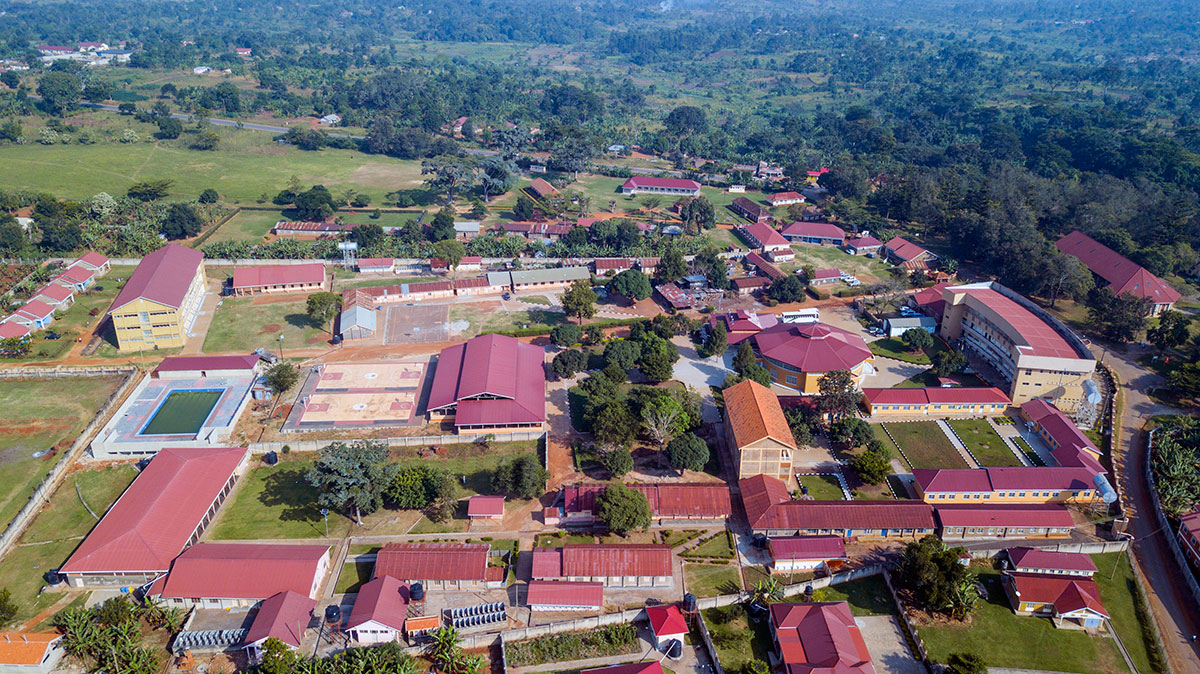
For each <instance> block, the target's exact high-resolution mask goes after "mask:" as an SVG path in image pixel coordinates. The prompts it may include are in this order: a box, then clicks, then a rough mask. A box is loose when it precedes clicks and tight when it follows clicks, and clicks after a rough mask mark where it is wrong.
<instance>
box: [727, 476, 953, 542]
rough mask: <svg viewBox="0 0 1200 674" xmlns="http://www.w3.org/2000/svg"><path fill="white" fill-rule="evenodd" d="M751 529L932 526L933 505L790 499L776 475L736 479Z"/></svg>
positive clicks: (913, 527)
mask: <svg viewBox="0 0 1200 674" xmlns="http://www.w3.org/2000/svg"><path fill="white" fill-rule="evenodd" d="M738 486H739V487H740V489H741V492H742V506H743V508H744V509H745V511H746V518H747V520H748V521H749V522H750V528H752V529H932V528H933V507H932V506H930V505H929V504H928V503H924V502H921V501H793V500H791V494H789V493H788V490H787V485H786V484H784V483H783V481H782V480H779V479H778V478H774V477H769V476H766V475H755V476H753V477H748V478H746V479H744V480H742V481H740V482H738Z"/></svg>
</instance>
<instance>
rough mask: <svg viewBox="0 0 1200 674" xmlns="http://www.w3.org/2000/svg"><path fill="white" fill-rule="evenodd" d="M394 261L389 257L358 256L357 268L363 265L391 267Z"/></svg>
mask: <svg viewBox="0 0 1200 674" xmlns="http://www.w3.org/2000/svg"><path fill="white" fill-rule="evenodd" d="M395 263H396V261H395V260H394V259H393V258H390V257H360V258H359V259H358V268H359V269H362V268H363V267H391V266H392V265H394V264H395Z"/></svg>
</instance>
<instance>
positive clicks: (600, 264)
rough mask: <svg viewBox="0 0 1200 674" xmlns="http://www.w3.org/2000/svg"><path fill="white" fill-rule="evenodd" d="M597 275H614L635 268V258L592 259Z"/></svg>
mask: <svg viewBox="0 0 1200 674" xmlns="http://www.w3.org/2000/svg"><path fill="white" fill-rule="evenodd" d="M592 268H593V269H595V270H596V276H614V275H616V274H619V273H621V272H623V271H625V270H626V269H633V260H632V259H630V258H627V257H598V258H596V259H595V260H593V261H592Z"/></svg>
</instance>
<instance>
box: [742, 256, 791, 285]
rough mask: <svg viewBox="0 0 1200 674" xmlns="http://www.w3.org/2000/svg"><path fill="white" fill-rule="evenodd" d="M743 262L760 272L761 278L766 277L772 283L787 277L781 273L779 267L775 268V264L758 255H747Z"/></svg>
mask: <svg viewBox="0 0 1200 674" xmlns="http://www.w3.org/2000/svg"><path fill="white" fill-rule="evenodd" d="M744 260H745V262H746V264H748V265H751V266H752V267H754V268H755V269H756V270H758V271H759V272H761V273H762V275H763V276H766V277H767V278H769V279H771V280H772V281H774V280H776V279H780V278H783V277H784V276H787V274H785V273H783V271H782V270H781V269H779V267H776V266H775V263H773V262H771V261H770V260H768V259H767V258H765V257H763V256H761V255H759V254H758V253H748V254H747V255H746V257H745V259H744Z"/></svg>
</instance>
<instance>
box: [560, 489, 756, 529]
mask: <svg viewBox="0 0 1200 674" xmlns="http://www.w3.org/2000/svg"><path fill="white" fill-rule="evenodd" d="M626 486H627V487H629V488H630V489H633V490H634V491H639V492H641V493H642V494H643V495H644V496H645V497H646V501H647V502H648V503H649V504H650V514H651V515H652V516H653V517H654V519H655V520H657V521H659V522H663V521H668V520H669V521H689V522H700V521H703V522H711V523H714V524H719V523H723V522H725V521H726V520H727V519H729V518H730V517H731V516H732V515H733V506H732V505H731V503H730V500H729V489H728V487H726V486H725V485H724V484H721V483H710V482H671V483H640V484H629V485H626ZM607 488H608V485H607V484H604V483H597V482H590V483H581V484H570V485H563V488H562V512H561V513H559V512H558V511H557V510H556V511H555V512H554V517H556V518H559V519H560V522H561V523H562V524H564V525H565V526H593V525H594V524H596V521H597V520H596V498H597V497H599V496H600V494H602V493H603V492H604V490H605V489H607Z"/></svg>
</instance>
